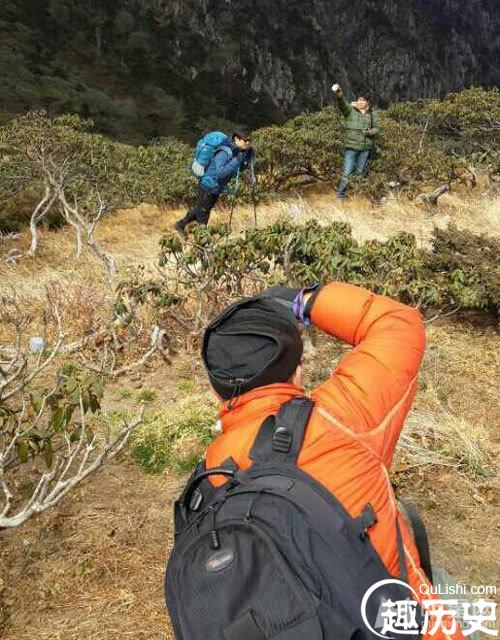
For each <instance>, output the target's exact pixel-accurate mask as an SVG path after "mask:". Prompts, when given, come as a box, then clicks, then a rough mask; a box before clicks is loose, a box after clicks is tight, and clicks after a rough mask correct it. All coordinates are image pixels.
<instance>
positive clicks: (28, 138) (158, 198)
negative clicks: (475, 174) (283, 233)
mask: <svg viewBox="0 0 500 640" xmlns="http://www.w3.org/2000/svg"><path fill="white" fill-rule="evenodd" d="M153 93H154V92H153ZM380 115H381V122H382V132H383V134H382V136H381V138H380V140H379V148H380V152H379V154H378V156H377V157H376V159H375V160H374V161H373V162H372V165H371V169H370V172H369V175H368V177H367V178H366V179H364V180H358V181H354V184H353V189H354V190H358V191H359V192H361V193H364V194H366V195H368V196H370V197H380V196H381V195H383V194H384V193H386V192H387V189H388V184H389V183H391V182H394V183H398V184H399V185H400V187H401V190H402V191H403V192H406V193H408V194H415V193H417V192H418V191H421V190H422V187H423V186H424V185H426V184H430V185H434V186H437V184H439V183H443V182H444V183H449V182H451V181H452V180H454V179H456V178H460V177H463V176H464V175H465V174H466V172H467V168H466V167H467V164H469V163H470V162H475V161H476V160H478V158H479V160H481V158H482V159H483V160H484V161H485V162H486V161H487V162H488V163H489V166H490V165H492V166H493V170H495V167H496V170H498V165H499V162H500V160H499V158H500V156H499V154H498V144H497V141H498V135H499V126H498V122H499V120H500V107H499V92H498V90H492V91H484V90H482V89H470V90H467V91H462V92H460V93H456V94H451V95H450V96H448V97H446V98H445V99H444V100H416V101H413V102H406V103H400V104H396V105H394V106H392V107H390V108H389V109H387V110H386V111H384V112H381V114H380ZM92 127H93V123H92V122H91V121H90V120H83V119H81V118H79V117H78V116H60V117H58V118H53V119H51V118H48V117H47V116H46V115H45V114H44V113H43V112H39V113H37V112H35V113H31V114H28V115H27V116H25V117H22V118H18V119H15V120H12V121H11V122H9V123H7V124H6V125H4V126H3V127H1V128H0V203H1V204H0V206H1V207H2V208H3V209H4V212H6V213H4V216H3V217H4V218H5V219H6V220H8V222H4V226H5V228H6V229H9V230H12V229H13V228H14V227H15V226H16V224H18V225H19V226H22V224H23V223H24V222H25V220H26V218H27V217H28V216H29V215H30V213H31V210H32V207H33V205H34V203H36V202H38V201H39V200H40V198H41V196H42V194H43V175H41V173H40V171H39V170H36V167H35V164H36V163H35V164H34V163H33V160H34V158H35V157H36V153H37V149H40V145H43V146H44V148H46V147H47V146H48V147H50V149H51V152H53V155H54V156H55V157H56V159H57V160H58V161H60V162H62V161H63V159H64V158H68V163H69V166H70V167H71V177H70V180H69V181H68V184H67V186H66V189H67V192H68V195H69V196H70V197H71V198H73V197H78V198H81V197H82V194H86V197H87V199H88V196H89V194H93V193H95V192H96V191H97V192H99V194H100V196H101V198H102V199H103V200H104V202H105V203H106V204H107V205H108V206H110V207H118V206H124V205H135V204H138V203H140V202H150V203H156V204H165V203H178V202H179V201H186V200H190V199H191V198H192V197H193V195H194V192H195V184H196V183H195V180H194V178H193V177H192V176H191V173H190V170H189V165H190V160H191V157H192V154H193V149H192V147H190V146H189V145H187V144H185V143H183V142H180V141H179V140H176V139H174V138H158V139H157V140H156V142H155V143H154V144H152V145H149V146H140V147H133V146H130V145H124V144H119V143H117V142H113V141H111V140H109V139H107V138H105V137H103V136H102V135H98V134H95V133H93V130H92ZM254 144H255V148H256V152H257V173H258V187H257V191H256V195H257V197H258V198H264V197H267V196H269V195H271V194H274V193H276V192H279V191H285V190H287V189H290V188H295V187H297V186H299V185H300V184H302V183H303V182H304V180H309V181H310V180H318V181H322V182H327V183H336V182H337V181H338V180H339V178H340V173H341V169H342V156H343V143H342V121H341V117H340V115H339V113H338V110H337V109H336V108H335V107H333V106H331V107H327V108H326V109H323V110H321V111H318V112H315V113H304V114H302V115H300V116H297V117H295V118H293V119H291V120H289V121H288V122H286V123H285V124H283V125H281V126H278V125H276V126H271V127H264V128H262V129H259V130H258V131H256V132H255V133H254ZM27 151H28V153H27ZM490 169H491V166H490ZM25 194H27V195H26V199H25ZM250 195H251V188H250V185H249V181H248V180H244V179H243V180H242V184H241V190H240V197H241V198H242V199H243V200H249V199H250ZM28 196H29V197H28ZM16 198H22V200H23V203H24V204H23V206H21V207H19V208H17V206H16V204H15V202H16V200H15V199H16ZM29 202H31V204H29Z"/></svg>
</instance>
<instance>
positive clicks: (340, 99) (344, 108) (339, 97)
mask: <svg viewBox="0 0 500 640" xmlns="http://www.w3.org/2000/svg"><path fill="white" fill-rule="evenodd" d="M333 96H334V98H335V102H336V103H337V106H338V108H339V109H340V112H341V113H342V115H343V116H345V117H347V116H348V115H349V112H350V111H351V109H352V106H351V105H350V104H349V103H348V102H347V100H346V99H345V97H344V94H343V93H342V92H339V93H334V94H333Z"/></svg>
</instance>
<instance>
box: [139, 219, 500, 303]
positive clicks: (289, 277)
mask: <svg viewBox="0 0 500 640" xmlns="http://www.w3.org/2000/svg"><path fill="white" fill-rule="evenodd" d="M160 264H161V265H164V266H166V267H167V271H166V276H165V280H164V281H158V282H156V285H155V287H153V286H151V283H149V288H148V291H149V292H152V294H153V297H156V298H157V299H158V301H164V300H165V299H166V296H167V294H169V293H170V298H169V305H167V307H172V308H175V306H176V305H179V304H181V305H182V304H184V305H185V304H186V301H187V300H188V299H189V300H190V304H191V306H192V305H193V300H196V301H198V304H199V305H200V306H201V309H200V312H201V311H202V310H206V311H207V312H208V311H209V310H210V309H212V308H214V304H215V303H216V302H217V303H219V304H224V300H227V299H230V298H232V297H234V296H237V295H242V294H243V293H248V292H252V291H253V290H256V289H261V288H263V287H264V286H265V285H266V284H273V283H280V282H290V283H293V284H295V285H305V284H309V283H311V282H314V281H320V282H328V281H331V280H341V281H347V282H352V283H354V284H358V285H361V286H365V287H367V288H369V289H370V290H372V291H375V292H377V293H380V294H383V295H388V296H391V297H393V298H397V299H399V300H401V301H402V302H405V303H408V304H412V305H417V306H419V307H422V308H428V307H445V306H448V305H453V306H457V307H460V308H462V309H485V310H488V311H492V312H496V311H497V309H498V306H499V304H500V296H499V287H498V282H499V267H498V265H499V264H500V242H499V241H498V240H497V239H494V238H486V237H483V236H475V235H473V234H470V233H469V232H467V231H459V230H458V229H456V228H455V227H453V226H452V227H450V228H448V229H447V230H436V231H435V233H434V240H433V244H432V248H431V250H430V251H429V250H426V249H424V248H420V247H418V246H417V243H416V240H415V237H414V236H413V235H411V234H409V233H399V234H397V235H395V236H393V237H391V238H389V239H388V240H386V241H384V242H381V241H377V240H371V241H367V242H365V243H360V242H358V241H357V240H356V239H355V238H354V237H353V236H352V232H351V228H350V227H349V225H348V224H346V223H343V222H334V223H333V224H331V225H329V226H326V227H324V226H320V225H319V224H318V223H317V222H316V221H309V222H308V223H306V224H304V225H303V226H298V225H293V224H291V223H289V222H277V223H275V224H274V225H272V226H270V227H266V228H263V229H248V230H246V231H245V232H244V233H242V234H240V235H238V236H233V235H230V232H229V230H228V228H227V226H225V225H218V226H214V227H211V228H208V229H207V228H203V229H200V228H198V227H195V228H194V229H192V230H191V232H190V235H189V239H188V242H187V243H186V244H184V245H183V244H181V243H180V241H179V239H178V238H177V237H174V236H172V235H170V234H169V235H167V236H165V237H164V238H163V240H162V242H161V252H160ZM173 272H176V273H177V277H178V278H179V280H181V281H182V283H183V285H182V287H183V288H182V290H179V289H176V293H175V296H174V295H172V293H171V290H170V289H169V287H172V286H176V285H175V277H174V274H173ZM195 315H196V314H195Z"/></svg>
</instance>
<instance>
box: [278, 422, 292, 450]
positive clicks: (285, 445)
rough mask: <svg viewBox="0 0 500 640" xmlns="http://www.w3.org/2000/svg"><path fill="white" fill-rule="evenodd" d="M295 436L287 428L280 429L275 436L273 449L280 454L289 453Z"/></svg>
mask: <svg viewBox="0 0 500 640" xmlns="http://www.w3.org/2000/svg"><path fill="white" fill-rule="evenodd" d="M292 439H293V436H292V434H291V432H290V431H288V429H287V428H286V427H278V428H277V429H276V431H275V432H274V436H273V449H274V451H278V452H279V453H289V451H290V449H291V448H292Z"/></svg>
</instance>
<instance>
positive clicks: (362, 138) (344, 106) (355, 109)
mask: <svg viewBox="0 0 500 640" xmlns="http://www.w3.org/2000/svg"><path fill="white" fill-rule="evenodd" d="M332 91H333V95H334V96H335V99H336V101H337V105H338V107H339V109H340V112H341V113H342V115H343V116H344V145H345V154H344V168H343V170H342V178H341V179H340V183H339V186H338V189H337V195H338V197H339V198H341V199H343V198H345V194H346V190H347V185H348V184H349V176H350V175H351V174H352V173H355V174H356V175H358V176H361V177H363V176H365V175H366V172H367V171H368V166H369V161H370V158H371V156H372V154H373V152H374V149H375V140H376V138H377V136H378V135H379V134H380V125H379V119H378V115H377V113H376V111H374V110H373V109H372V107H371V105H370V100H369V99H368V98H367V97H366V96H363V95H360V96H359V97H358V99H357V100H356V102H353V103H349V102H347V100H346V99H345V97H344V94H343V93H342V89H341V88H340V86H339V85H338V84H334V85H333V87H332Z"/></svg>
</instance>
